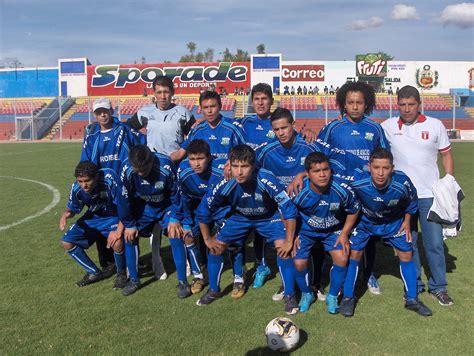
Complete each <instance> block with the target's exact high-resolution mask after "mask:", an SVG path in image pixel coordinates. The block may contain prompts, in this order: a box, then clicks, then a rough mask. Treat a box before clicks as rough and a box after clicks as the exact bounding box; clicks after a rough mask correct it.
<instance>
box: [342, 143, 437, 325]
mask: <svg viewBox="0 0 474 356" xmlns="http://www.w3.org/2000/svg"><path fill="white" fill-rule="evenodd" d="M368 169H369V171H368V172H366V171H360V170H356V172H355V174H354V181H353V182H352V183H351V187H352V189H353V190H354V191H355V192H356V194H357V197H358V198H359V199H360V201H361V204H362V216H361V219H360V222H359V223H358V224H357V226H356V228H355V229H354V231H353V232H352V235H351V237H350V244H351V254H350V260H349V265H348V270H347V275H346V280H345V282H344V298H343V299H342V301H341V306H340V313H341V314H342V315H344V316H348V317H349V316H352V315H353V314H354V307H355V299H354V286H355V281H356V278H357V272H358V268H359V267H358V266H359V261H360V258H361V256H362V250H363V249H364V247H365V245H366V244H367V242H368V241H369V239H371V238H372V239H373V238H382V239H383V240H384V242H385V243H386V244H388V245H390V246H392V247H393V248H394V249H395V251H396V253H397V255H398V258H399V259H400V274H401V277H402V280H403V284H404V286H405V308H407V309H409V310H413V311H415V312H417V313H418V314H419V315H422V316H430V315H431V314H432V313H431V310H430V309H429V308H428V307H427V306H425V305H424V304H423V303H422V302H421V301H419V300H418V293H417V287H416V267H415V263H414V261H413V245H412V239H411V232H410V222H411V218H412V215H414V214H415V213H416V211H417V200H418V199H417V196H416V189H415V187H414V186H413V184H412V183H411V181H410V178H408V176H406V175H405V173H403V172H401V171H395V170H394V166H393V156H392V154H391V153H390V151H388V150H387V149H384V148H381V147H380V148H377V149H375V150H374V151H373V152H372V154H371V156H370V160H369V165H368Z"/></svg>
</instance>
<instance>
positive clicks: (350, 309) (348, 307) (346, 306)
mask: <svg viewBox="0 0 474 356" xmlns="http://www.w3.org/2000/svg"><path fill="white" fill-rule="evenodd" d="M354 308H355V299H354V298H342V301H341V305H340V306H339V313H341V314H342V315H344V316H347V317H350V316H353V315H354Z"/></svg>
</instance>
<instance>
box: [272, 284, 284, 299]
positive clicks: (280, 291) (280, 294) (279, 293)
mask: <svg viewBox="0 0 474 356" xmlns="http://www.w3.org/2000/svg"><path fill="white" fill-rule="evenodd" d="M284 296H285V289H284V288H283V286H280V288H278V291H277V292H276V293H275V294H273V296H272V300H274V301H275V302H279V301H280V300H283V297H284Z"/></svg>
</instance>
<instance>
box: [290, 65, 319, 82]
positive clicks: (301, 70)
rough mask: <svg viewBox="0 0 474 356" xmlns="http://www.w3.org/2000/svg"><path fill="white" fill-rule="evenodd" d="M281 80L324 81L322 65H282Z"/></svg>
mask: <svg viewBox="0 0 474 356" xmlns="http://www.w3.org/2000/svg"><path fill="white" fill-rule="evenodd" d="M281 81H282V82H324V65H320V64H319V65H318V64H307V65H285V64H284V65H282V67H281Z"/></svg>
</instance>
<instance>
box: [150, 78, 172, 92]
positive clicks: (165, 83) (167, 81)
mask: <svg viewBox="0 0 474 356" xmlns="http://www.w3.org/2000/svg"><path fill="white" fill-rule="evenodd" d="M157 85H159V86H162V87H168V88H169V89H170V91H172V92H174V84H173V80H171V78H168V77H166V76H164V75H159V76H158V77H156V78H155V80H153V84H152V88H153V90H155V88H156V86H157Z"/></svg>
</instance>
